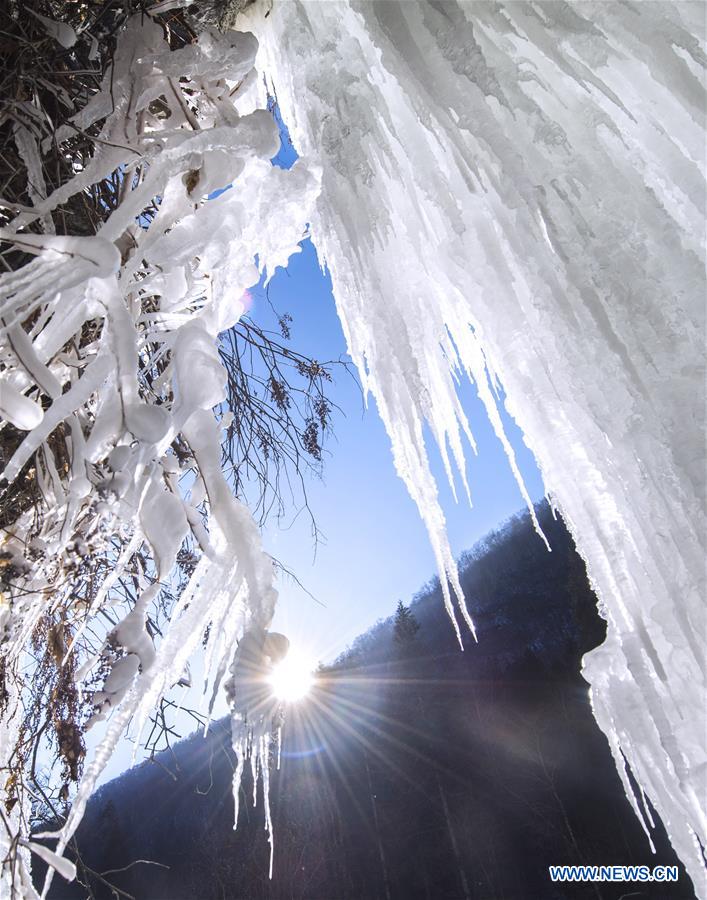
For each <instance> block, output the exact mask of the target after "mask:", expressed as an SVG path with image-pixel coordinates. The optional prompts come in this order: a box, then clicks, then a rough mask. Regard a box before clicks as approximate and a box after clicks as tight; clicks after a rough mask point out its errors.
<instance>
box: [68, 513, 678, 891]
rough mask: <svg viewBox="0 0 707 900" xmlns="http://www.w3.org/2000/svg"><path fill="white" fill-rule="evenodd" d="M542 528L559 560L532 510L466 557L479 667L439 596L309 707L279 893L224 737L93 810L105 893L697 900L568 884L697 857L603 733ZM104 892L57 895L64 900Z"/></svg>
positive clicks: (575, 582) (583, 590) (358, 651)
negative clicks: (623, 774) (569, 873)
mask: <svg viewBox="0 0 707 900" xmlns="http://www.w3.org/2000/svg"><path fill="white" fill-rule="evenodd" d="M538 513H539V518H540V521H541V524H542V527H543V530H544V532H545V534H546V535H547V537H548V539H549V541H550V544H551V546H552V553H548V552H547V550H546V549H545V547H544V545H543V543H542V541H541V540H540V538H539V537H538V536H537V535H536V534H535V532H534V531H533V529H532V525H531V523H530V520H529V517H528V516H527V515H520V516H518V517H516V518H514V519H513V520H511V521H510V522H509V523H507V524H506V525H505V526H504V527H503V528H502V529H500V530H499V531H497V532H495V533H493V534H491V535H489V536H488V537H487V538H486V539H485V540H483V541H482V542H480V544H478V545H477V546H476V547H475V548H474V549H473V550H472V551H470V552H469V553H467V554H465V555H464V556H463V557H462V559H461V577H462V584H463V587H464V590H465V593H466V596H467V598H468V602H469V606H470V609H472V610H473V615H474V618H475V621H476V624H477V628H478V635H479V642H478V644H474V643H473V641H472V640H470V639H467V640H466V641H465V646H466V649H465V651H464V652H463V653H462V652H460V650H459V647H458V645H457V644H456V641H455V637H454V634H453V630H452V629H451V627H450V624H449V621H448V619H447V618H446V613H445V612H444V608H443V605H442V601H441V596H440V590H439V584H438V582H436V581H432V582H430V583H429V584H428V585H426V586H425V587H424V588H423V590H421V591H420V593H419V594H418V595H417V596H416V597H415V598H414V599H413V601H412V602H411V604H410V607H409V608H410V612H411V613H412V615H413V616H414V618H415V620H416V621H417V623H418V624H419V626H420V627H419V629H418V630H417V631H416V632H415V630H414V629H412V630H411V632H412V636H411V638H410V639H409V640H403V641H400V640H395V639H394V628H395V621H394V617H393V616H392V615H391V617H390V618H389V619H386V620H383V621H381V622H379V623H378V624H377V625H376V626H375V627H374V628H373V629H371V630H370V631H369V632H367V633H366V634H364V635H362V636H361V637H359V638H358V639H357V640H356V641H355V642H354V644H353V645H352V647H351V648H349V650H347V651H346V652H345V653H344V654H342V655H341V657H340V658H339V659H338V660H337V661H336V663H335V664H334V665H333V666H331V667H328V668H323V669H322V670H321V671H320V672H319V676H318V679H317V683H316V687H315V689H314V691H313V693H312V695H311V696H310V697H309V698H308V699H306V700H305V701H304V702H302V703H301V704H299V705H298V706H297V707H293V708H292V709H291V710H290V712H289V713H288V716H287V720H286V723H285V728H284V738H283V750H282V758H281V766H280V770H279V771H276V772H273V773H272V776H271V805H272V814H273V823H274V835H275V848H274V871H273V878H272V880H269V878H268V863H269V846H268V842H267V835H266V832H265V830H264V827H263V825H264V823H263V809H262V796H261V795H260V790H259V791H258V806H257V807H256V808H255V809H254V808H253V806H252V790H253V786H252V781H251V780H249V778H248V777H246V778H245V779H244V783H243V788H242V790H243V796H242V798H241V814H240V819H239V823H238V830H237V831H235V832H234V831H233V798H232V795H231V774H232V768H233V754H232V751H231V750H230V743H229V731H228V724H227V723H225V722H224V723H218V724H217V725H216V727H214V728H213V729H212V731H211V733H210V734H209V736H208V738H207V739H206V740H204V739H203V738H202V737H200V736H195V737H192V738H190V739H189V740H187V741H184V742H182V743H180V744H178V745H177V746H176V747H175V748H174V750H173V751H170V752H167V753H163V754H161V755H160V756H159V757H157V758H156V759H155V760H154V761H153V762H152V763H145V764H143V765H141V766H139V767H138V768H137V769H134V770H132V771H130V772H129V773H127V774H126V775H124V776H123V777H121V778H120V779H118V780H116V781H114V782H112V783H111V784H109V785H107V786H106V787H105V788H104V789H103V790H102V791H100V792H99V794H98V795H97V796H96V797H95V798H94V799H93V801H92V803H91V804H90V806H89V810H88V812H87V815H86V817H85V819H84V821H83V823H82V825H81V827H80V829H79V832H78V848H79V852H80V857H81V865H80V867H79V868H80V874H81V877H82V879H83V880H84V881H85V882H86V884H88V885H89V886H90V889H91V891H92V896H94V897H96V898H112V897H114V896H118V897H121V896H122V897H125V896H126V895H130V896H132V897H135V898H136V900H193V898H200V900H202V898H203V900H261V898H262V900H266V898H269V900H275V898H277V900H285V898H288V900H295V898H296V900H414V898H419V900H461V898H482V900H526V898H527V900H562V898H595V900H600V898H603V900H619V898H621V897H626V896H630V897H636V898H661V900H666V898H668V897H669V898H671V900H681V898H691V897H693V896H694V895H693V892H692V887H691V884H690V882H689V880H688V878H687V876H686V875H685V873H684V870H683V869H682V868H680V880H679V881H678V883H677V884H673V885H651V884H647V883H622V884H572V885H569V884H564V885H561V884H553V883H551V881H550V879H549V876H548V866H549V865H553V864H577V865H582V864H597V865H604V864H606V865H642V864H643V865H649V866H653V865H657V864H663V865H677V864H678V862H677V859H676V858H675V855H674V854H673V853H672V851H671V849H670V847H669V844H668V843H667V840H666V838H665V834H664V831H663V829H662V827H661V825H660V823H659V822H658V823H657V828H656V832H655V834H654V840H655V842H656V846H657V848H658V852H657V855H656V856H654V855H653V854H652V853H651V851H650V849H649V845H648V841H647V838H646V836H645V834H644V832H643V831H642V829H641V826H640V824H639V822H638V820H637V819H636V817H635V815H634V813H633V811H632V810H631V808H630V806H629V803H628V801H627V800H626V798H625V796H624V793H623V789H622V787H621V783H620V781H619V778H618V775H617V773H616V770H615V767H614V763H613V760H612V758H611V754H610V752H609V748H608V745H607V742H606V739H605V738H604V736H603V735H602V733H601V732H600V731H599V729H598V728H597V726H596V724H595V722H594V719H593V717H592V713H591V708H590V702H589V695H588V688H587V685H586V683H585V682H584V681H583V679H582V678H581V675H580V664H581V656H582V654H583V653H584V652H586V651H587V650H589V649H590V648H592V647H593V646H596V645H597V644H598V643H599V642H600V641H601V640H602V638H603V635H604V623H603V621H602V620H601V619H600V618H599V616H598V615H597V612H596V598H595V597H594V595H593V593H592V591H591V589H590V587H589V585H588V583H587V577H586V572H585V569H584V565H583V563H582V561H581V559H580V557H579V556H578V555H577V553H576V552H575V549H574V546H573V542H572V539H571V537H570V535H569V534H568V532H567V530H566V528H565V526H564V524H563V523H562V521H561V520H560V519H559V518H558V519H555V518H553V516H552V514H551V512H550V510H549V508H548V507H547V505H546V504H543V505H541V506H540V507H539V508H538ZM394 600H395V598H392V600H391V609H393V608H394ZM139 860H142V862H139ZM116 889H117V891H118V892H119V893H117V894H116V893H113V891H115V890H116ZM121 892H122V893H121ZM86 896H91V894H89V893H88V891H87V889H86V888H85V887H84V888H81V887H79V886H77V885H71V886H69V885H65V884H63V883H60V882H59V879H57V880H56V881H55V887H54V888H53V890H52V893H51V894H50V897H51V898H53V900H63V898H78V897H86Z"/></svg>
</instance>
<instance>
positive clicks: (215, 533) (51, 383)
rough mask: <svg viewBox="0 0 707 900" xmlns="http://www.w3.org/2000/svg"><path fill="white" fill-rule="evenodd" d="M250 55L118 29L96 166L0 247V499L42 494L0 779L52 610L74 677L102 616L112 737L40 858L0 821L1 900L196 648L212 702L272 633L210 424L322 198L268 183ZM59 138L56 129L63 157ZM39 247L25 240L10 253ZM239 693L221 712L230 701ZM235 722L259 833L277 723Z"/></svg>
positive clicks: (11, 598) (279, 174) (243, 42)
mask: <svg viewBox="0 0 707 900" xmlns="http://www.w3.org/2000/svg"><path fill="white" fill-rule="evenodd" d="M256 49H257V41H256V40H255V38H254V37H253V36H252V35H247V34H239V33H237V32H231V33H229V34H227V35H225V36H224V35H219V34H218V33H216V32H214V31H211V30H208V29H207V30H206V31H204V33H203V34H201V35H200V37H199V40H198V41H195V42H194V43H192V44H188V45H186V46H184V47H183V48H182V49H179V50H170V47H169V44H168V43H167V40H166V38H165V33H164V32H163V29H162V27H160V26H159V25H158V24H157V23H155V22H152V21H151V20H150V19H149V17H145V16H137V17H135V18H134V19H133V20H131V21H130V22H129V23H128V25H127V26H126V28H125V29H124V31H123V33H122V35H121V38H120V41H119V45H118V49H117V52H116V56H115V62H114V66H113V69H112V71H108V72H107V73H106V75H105V78H104V82H103V86H102V89H101V90H100V92H99V93H97V94H96V95H95V96H94V97H93V98H92V99H91V100H90V101H89V102H88V104H87V105H86V106H85V107H84V108H83V109H82V110H81V111H80V112H79V113H78V114H77V115H76V116H75V121H74V125H75V126H76V127H77V128H80V129H84V130H85V129H87V128H89V127H90V126H91V125H93V123H96V122H99V123H100V122H103V124H102V125H101V131H100V137H99V139H98V140H97V141H96V150H95V153H94V155H93V156H92V157H89V158H88V160H87V162H86V164H85V166H84V167H83V168H81V167H79V168H78V169H77V171H76V172H75V175H74V177H73V178H72V179H70V180H69V181H68V182H67V183H66V184H64V185H62V186H61V187H59V188H58V189H57V190H55V191H53V192H51V193H49V195H48V196H47V195H46V192H45V191H39V192H35V194H34V196H33V200H34V206H32V207H24V208H21V209H16V210H15V212H16V213H17V215H15V217H14V218H12V220H11V221H10V223H9V225H8V226H7V227H6V228H4V229H2V230H1V232H0V239H2V241H4V242H5V244H4V248H5V249H7V248H8V245H9V246H10V248H11V249H12V248H14V250H15V251H22V252H23V253H25V254H27V257H26V258H27V260H28V261H26V262H25V264H24V265H21V266H20V267H19V268H17V269H16V270H15V271H13V272H7V273H5V274H3V275H1V276H0V336H1V337H2V351H1V352H2V357H1V359H2V373H1V374H0V379H1V380H0V410H1V411H2V416H3V418H4V419H5V422H6V424H5V427H8V425H7V423H10V425H12V426H14V428H16V429H17V430H18V432H20V435H19V440H18V441H17V443H16V448H15V450H14V454H13V455H12V456H11V458H10V459H9V460H8V461H7V464H6V465H5V468H4V470H3V472H2V477H3V478H4V479H5V480H6V484H7V483H9V484H10V485H11V484H13V483H14V482H16V481H18V480H22V479H24V481H22V483H23V484H26V483H27V482H26V479H27V478H30V480H35V481H36V485H37V490H38V497H39V499H38V501H37V502H35V501H33V502H30V503H27V504H25V508H24V510H22V509H21V510H20V514H19V515H18V518H17V520H16V521H15V522H14V523H13V525H12V528H11V529H10V530H9V531H8V532H7V533H6V534H5V535H4V537H3V543H2V547H0V551H1V552H2V560H3V565H4V566H5V568H4V574H5V575H7V573H8V572H11V575H12V577H11V578H10V582H9V583H10V589H9V590H8V591H7V594H6V595H5V594H3V595H0V599H1V600H2V605H1V606H0V628H1V629H2V634H1V637H2V651H3V656H4V670H3V675H4V681H5V688H6V689H7V691H8V696H7V697H6V698H5V699H6V703H5V706H4V721H3V728H2V730H1V732H0V765H2V767H3V768H4V769H5V770H8V769H9V765H10V760H11V758H12V756H13V753H14V747H15V742H16V739H17V737H18V733H19V732H18V729H19V723H20V721H21V717H22V716H21V709H22V698H21V696H19V694H18V688H17V686H16V682H15V679H14V674H15V673H16V672H18V671H20V669H21V667H22V666H23V665H24V663H25V660H24V657H23V654H24V652H25V649H26V647H27V645H28V641H29V640H30V639H31V636H32V634H33V632H34V630H35V627H36V626H37V623H38V622H39V621H40V620H41V619H42V617H43V616H44V615H45V614H46V613H47V611H50V610H56V609H64V608H65V609H67V610H71V616H72V622H73V623H75V622H79V623H80V624H79V625H78V627H77V628H76V629H75V631H74V633H73V638H72V641H71V645H70V646H69V647H68V648H65V649H66V658H68V657H69V656H70V655H71V654H72V653H74V654H76V653H78V652H79V648H80V647H83V648H84V651H85V646H86V645H85V644H83V643H82V637H83V636H84V635H85V633H86V632H87V629H88V630H90V631H91V633H93V634H95V633H96V632H95V631H94V630H93V629H94V628H95V627H96V623H97V615H98V613H99V611H100V610H101V609H102V608H103V607H104V606H105V605H106V604H110V605H111V606H112V611H113V613H114V614H115V613H116V612H118V621H117V623H116V624H115V625H114V627H113V628H112V630H110V631H109V632H108V633H107V634H106V635H105V640H104V642H103V644H102V646H99V647H97V648H96V650H95V653H93V655H92V656H89V658H87V659H85V660H84V659H82V664H81V666H80V668H79V669H78V671H77V673H76V678H77V680H78V681H79V682H82V681H83V680H84V679H85V678H86V677H87V676H89V675H91V673H92V672H95V671H96V667H97V666H98V667H99V669H98V670H99V672H103V673H104V674H103V675H102V676H101V675H100V674H99V675H97V676H94V677H96V678H99V679H100V681H99V687H100V689H97V690H96V689H94V690H93V693H92V695H91V696H92V703H93V708H94V715H93V718H92V720H91V724H95V722H97V721H100V720H102V719H105V718H107V717H108V716H110V718H109V720H108V722H107V725H106V731H105V736H104V737H103V738H102V740H101V742H100V744H99V746H98V748H97V750H96V752H95V755H94V758H93V759H92V760H91V761H90V762H89V764H88V765H87V767H86V769H85V772H84V775H83V779H82V781H81V784H80V786H79V789H78V793H77V796H76V797H75V798H74V800H73V804H72V808H71V811H70V814H69V816H68V819H67V821H66V824H65V826H64V827H63V829H62V830H61V832H60V833H59V834H58V835H56V836H55V837H57V839H58V842H57V845H56V852H54V851H53V850H49V849H47V848H46V847H42V846H41V845H38V844H36V843H32V842H28V841H27V808H26V806H27V794H26V793H23V789H22V786H21V784H22V783H21V781H20V782H18V785H17V788H16V790H17V792H18V793H19V797H15V796H13V799H12V805H11V811H6V807H5V804H3V806H2V815H3V819H4V827H2V828H0V858H2V870H1V872H0V894H2V896H13V897H15V896H16V897H36V896H37V895H36V892H35V890H34V888H33V887H32V885H31V881H30V878H29V875H28V858H29V851H31V852H33V853H36V854H39V855H40V856H42V858H43V859H44V860H45V861H46V862H47V863H48V864H49V866H50V873H51V872H53V871H54V870H57V871H59V872H60V873H61V874H63V875H65V876H71V875H72V874H73V866H72V864H71V863H69V862H68V861H67V860H64V859H63V858H62V854H63V851H64V849H65V848H66V845H67V841H68V840H69V839H70V838H71V836H72V834H73V832H74V831H75V828H76V826H77V824H78V822H79V820H80V818H81V816H82V814H83V811H84V809H85V805H86V801H87V799H88V797H89V795H90V793H91V791H92V789H93V787H94V785H95V783H96V779H97V777H98V776H99V774H100V772H101V770H102V769H103V767H104V766H105V763H106V761H107V760H108V758H109V756H110V754H111V753H112V751H113V749H114V748H115V746H116V744H117V742H118V741H119V740H120V738H121V736H122V734H123V732H124V730H125V727H126V725H127V724H128V722H129V721H131V720H132V721H133V722H134V723H135V724H136V727H137V730H138V731H139V730H140V729H141V727H142V725H144V723H145V722H146V720H147V718H148V717H149V715H150V713H151V711H152V710H153V708H154V706H155V704H156V703H157V702H159V700H160V698H161V697H162V696H163V695H164V694H165V692H166V691H168V690H169V688H170V687H171V686H172V685H173V684H175V683H176V682H177V681H178V680H179V679H180V677H181V676H182V673H183V671H184V668H185V665H186V663H187V660H188V658H189V656H190V655H191V654H192V653H193V652H194V651H195V649H197V648H198V647H199V646H200V645H201V644H202V642H204V643H205V650H204V653H205V659H206V662H207V665H206V672H207V677H208V681H209V684H208V685H207V690H209V692H210V694H211V697H212V698H213V697H214V696H215V694H216V692H217V691H218V690H219V687H220V686H221V685H222V683H223V682H224V681H225V679H226V676H227V674H228V671H229V667H231V666H232V664H233V660H234V654H235V653H236V648H237V645H238V639H239V638H241V636H242V635H243V634H244V632H246V631H247V630H250V631H253V629H256V630H259V631H260V632H262V633H265V631H266V630H267V628H268V625H269V623H270V619H271V617H272V614H273V610H274V604H275V600H276V592H275V590H274V587H273V571H272V561H271V559H270V557H269V556H268V555H267V554H266V553H265V552H264V551H263V549H262V547H261V543H260V535H259V531H258V528H257V526H256V524H255V522H254V521H253V518H252V517H251V515H250V513H249V512H248V510H247V509H246V508H245V507H244V506H243V505H242V504H241V503H240V502H239V501H238V500H237V499H235V497H234V496H233V494H232V490H231V487H230V486H229V484H228V482H227V480H226V478H225V476H224V473H223V472H222V468H221V423H219V422H218V421H217V420H216V418H215V416H214V413H213V407H214V406H216V405H218V404H220V403H221V402H222V401H223V400H224V398H225V384H226V373H225V371H224V369H223V368H222V365H221V362H220V359H219V354H218V347H217V337H218V335H219V333H220V332H222V331H224V330H226V329H228V328H230V327H231V326H232V325H233V324H234V323H235V322H236V321H237V320H238V318H239V316H240V315H241V314H242V312H243V310H244V303H243V302H242V300H241V298H242V297H243V296H244V294H245V292H246V290H247V288H248V287H249V286H251V285H252V284H253V283H255V282H257V281H258V279H259V277H260V271H263V270H267V271H268V272H272V271H273V269H274V268H275V267H276V266H277V265H281V264H285V263H286V261H287V259H288V258H289V256H290V255H291V253H292V252H296V250H297V243H298V241H299V240H300V239H301V237H302V234H303V231H304V230H305V227H306V223H307V220H308V218H309V217H310V215H311V212H310V209H311V207H312V204H313V201H314V199H315V197H316V195H317V193H318V190H319V177H318V172H317V171H316V170H315V169H312V168H310V167H308V165H307V164H306V162H304V161H302V162H299V163H297V165H296V166H295V167H294V168H293V169H292V170H290V171H287V172H285V171H282V170H280V169H277V168H274V167H273V166H272V165H271V163H270V158H271V157H272V156H273V155H274V154H275V152H276V151H277V148H278V146H279V136H278V129H277V126H276V124H275V122H274V121H273V117H272V115H271V113H270V112H269V111H268V110H267V109H266V108H264V107H263V108H258V107H257V104H256V97H255V93H254V91H253V85H254V82H255V72H254V69H253V62H254V57H255V52H256ZM156 101H159V102H157V103H156ZM73 133H74V132H73V131H72V130H71V128H68V129H66V133H61V132H60V133H59V134H58V135H57V139H58V140H59V141H61V140H64V139H67V138H70V137H71V135H72V134H73ZM17 134H18V140H17V143H18V151H19V153H20V154H21V156H22V158H23V159H24V160H25V162H26V166H27V172H28V177H30V178H31V177H32V172H33V171H35V170H37V171H40V172H41V168H39V169H38V167H37V160H38V159H39V147H38V144H37V140H36V138H35V136H34V135H33V134H31V133H29V132H27V133H23V132H20V131H18V132H17ZM109 177H112V178H114V179H118V183H119V192H118V202H117V203H116V205H115V208H114V209H113V211H112V212H111V214H110V215H109V216H108V217H107V219H106V221H105V222H104V223H103V225H102V226H101V228H100V230H99V233H98V234H97V235H96V236H91V237H83V236H68V237H67V236H57V235H56V234H55V233H54V227H53V220H52V216H51V214H52V212H53V211H54V210H56V209H57V208H59V207H60V206H61V205H62V204H63V203H65V202H66V201H67V200H68V199H69V198H70V197H72V196H73V195H75V194H77V193H80V192H82V191H84V190H86V189H90V188H91V186H92V185H95V184H97V183H99V182H100V181H101V180H102V179H106V178H109ZM229 185H232V187H231V188H230V190H227V191H225V192H223V193H221V194H220V196H217V197H215V198H212V199H209V196H210V195H212V194H213V193H214V192H215V191H217V189H223V188H226V187H228V186H229ZM268 222H270V223H272V226H273V227H268V226H267V223H268ZM40 223H41V224H40ZM33 224H35V229H36V225H38V224H39V227H40V231H36V230H34V231H26V230H25V229H27V228H28V226H30V225H33ZM256 255H257V259H258V260H259V266H260V271H259V270H258V268H257V267H256V266H255V264H254V260H255V259H256ZM40 395H42V396H43V397H44V398H45V400H44V402H43V403H40V402H38V399H39V397H40ZM25 432H26V433H25ZM180 448H181V449H180ZM29 464H32V466H33V468H32V469H31V470H30V471H29V474H28V469H27V466H28V465H29ZM180 480H181V483H180ZM185 482H186V483H187V484H190V485H191V490H187V489H185V488H184V486H183V485H184V483H185ZM203 515H207V522H208V524H207V525H206V527H205V525H204V521H203V519H202V516H203ZM185 539H189V540H190V541H191V546H193V547H194V549H195V551H197V552H196V555H195V557H194V566H193V571H192V572H191V574H190V576H189V578H188V581H187V583H186V584H185V585H182V586H181V587H180V591H179V592H178V599H177V602H176V606H175V608H174V610H173V614H172V617H171V625H170V628H169V629H168V630H167V631H166V633H165V634H164V635H163V636H162V639H161V640H160V641H159V642H157V643H155V642H154V639H153V634H151V633H150V629H149V627H148V612H149V609H150V604H151V603H152V602H153V601H154V600H155V599H156V597H157V596H158V594H159V592H160V590H161V588H162V587H169V585H170V578H171V577H173V576H172V573H173V570H174V567H175V562H176V560H177V555H178V553H179V551H180V548H181V547H182V545H183V542H184V541H185ZM138 550H139V551H140V553H141V556H140V559H141V562H140V564H139V565H137V564H136V563H135V562H134V558H135V554H136V553H137V552H138ZM86 559H91V560H94V565H93V570H92V571H93V574H92V576H91V580H92V582H93V583H92V585H91V588H90V590H89V591H87V592H86V596H85V597H83V598H78V597H75V596H74V595H73V594H72V593H71V592H72V590H73V589H74V588H75V585H76V580H75V579H72V578H67V577H66V573H67V571H72V570H75V567H76V566H81V565H82V564H83V562H84V561H85V560H86ZM99 559H103V561H104V562H103V564H101V565H98V564H97V563H96V562H95V561H96V560H99ZM106 563H108V564H107V565H106ZM130 565H131V568H128V567H129V566H130ZM126 572H129V573H130V576H131V578H134V586H135V598H134V602H132V603H131V604H128V606H127V610H126V605H125V604H124V603H123V604H121V603H119V602H118V603H117V602H116V600H115V598H114V597H113V596H112V595H111V591H112V590H113V589H114V588H115V586H116V583H117V581H118V579H119V578H120V576H121V574H123V573H126ZM94 579H95V580H94ZM82 609H85V611H84V612H83V613H82V611H81V610H82ZM121 610H122V612H121ZM121 615H122V618H120V616H121ZM270 643H272V636H271V638H270ZM66 658H65V659H66ZM101 682H102V683H101ZM238 690H239V688H238V686H236V688H235V691H234V690H232V691H231V694H232V695H234V696H235V697H236V698H240V694H239V693H238ZM232 708H233V717H234V748H235V749H236V752H237V753H238V754H239V759H240V765H241V767H242V764H243V761H244V759H245V758H247V757H248V756H250V757H251V759H252V763H253V766H254V771H255V772H261V773H262V777H263V783H264V790H265V797H266V802H265V810H266V817H267V818H266V824H267V825H268V827H270V820H269V812H268V804H267V787H268V785H267V775H268V764H269V743H268V741H269V737H268V734H269V732H268V728H269V727H270V726H271V725H272V723H271V721H270V720H268V719H266V718H265V717H264V716H262V715H259V714H258V715H256V714H251V715H250V717H248V714H249V710H248V709H247V708H245V707H244V705H243V701H242V698H241V699H239V701H238V702H237V703H236V702H235V700H234V702H233V704H232ZM18 801H19V802H18ZM8 810H9V808H8ZM50 880H51V876H50V878H49V879H48V882H47V885H45V889H44V890H45V893H46V890H47V889H48V884H49V881H50Z"/></svg>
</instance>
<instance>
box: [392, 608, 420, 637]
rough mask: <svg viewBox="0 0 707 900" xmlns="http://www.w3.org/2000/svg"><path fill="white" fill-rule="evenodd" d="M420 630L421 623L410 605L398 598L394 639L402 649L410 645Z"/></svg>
mask: <svg viewBox="0 0 707 900" xmlns="http://www.w3.org/2000/svg"><path fill="white" fill-rule="evenodd" d="M419 630H420V623H419V622H418V621H417V619H416V618H415V616H414V614H413V613H412V612H411V610H410V608H409V607H408V606H405V604H404V603H403V601H402V600H398V606H397V609H396V610H395V622H394V625H393V640H394V641H395V643H396V644H397V645H398V647H400V648H401V649H402V648H404V647H408V646H409V645H410V644H411V643H412V642H413V641H414V640H415V635H416V634H417V632H418V631H419Z"/></svg>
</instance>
